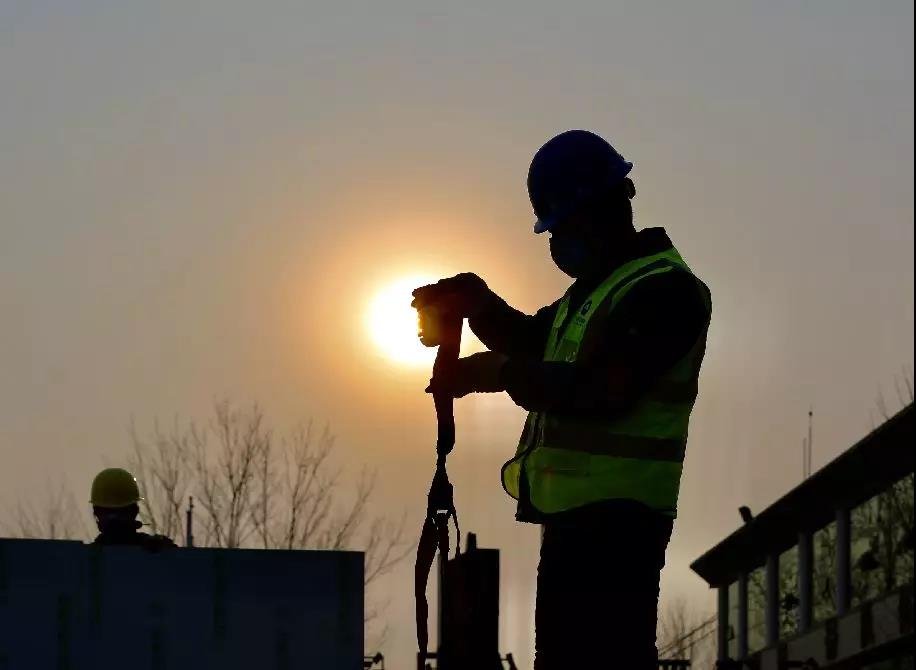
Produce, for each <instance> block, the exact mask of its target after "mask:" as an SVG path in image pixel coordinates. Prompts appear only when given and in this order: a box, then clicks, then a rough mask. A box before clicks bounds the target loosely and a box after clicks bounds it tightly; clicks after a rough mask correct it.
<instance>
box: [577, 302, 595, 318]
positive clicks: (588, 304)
mask: <svg viewBox="0 0 916 670" xmlns="http://www.w3.org/2000/svg"><path fill="white" fill-rule="evenodd" d="M591 308H592V301H591V300H586V301H585V304H584V305H582V309H580V310H579V314H581V315H582V316H585V315H586V314H588V310H590V309H591Z"/></svg>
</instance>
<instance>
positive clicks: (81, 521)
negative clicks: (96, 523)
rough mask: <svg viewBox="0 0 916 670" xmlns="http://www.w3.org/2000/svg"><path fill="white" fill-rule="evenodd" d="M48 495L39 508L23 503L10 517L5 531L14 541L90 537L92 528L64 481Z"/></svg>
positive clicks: (11, 512)
mask: <svg viewBox="0 0 916 670" xmlns="http://www.w3.org/2000/svg"><path fill="white" fill-rule="evenodd" d="M46 491H47V495H46V497H45V498H44V500H42V501H41V502H40V503H38V504H33V503H31V502H25V503H23V502H19V503H17V504H16V506H15V507H14V508H12V510H11V511H10V513H9V517H10V518H9V520H8V521H7V522H6V523H4V525H3V526H4V527H3V531H4V532H5V533H6V534H7V535H9V536H10V537H22V538H43V539H48V540H85V539H87V538H89V537H90V535H91V531H90V526H89V524H88V522H87V519H86V516H85V515H84V514H83V513H81V511H80V510H83V509H85V505H78V504H77V502H76V497H75V496H74V495H73V492H72V491H71V490H70V488H69V487H68V486H67V484H66V482H64V481H61V482H60V483H58V484H57V485H56V486H55V485H52V484H50V483H49V484H48V486H47V489H46Z"/></svg>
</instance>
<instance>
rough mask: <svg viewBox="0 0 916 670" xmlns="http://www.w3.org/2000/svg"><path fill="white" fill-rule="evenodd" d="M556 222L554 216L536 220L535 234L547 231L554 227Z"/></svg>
mask: <svg viewBox="0 0 916 670" xmlns="http://www.w3.org/2000/svg"><path fill="white" fill-rule="evenodd" d="M555 222H556V221H555V220H554V219H553V218H545V219H538V220H537V221H535V222H534V234H535V235H540V234H541V233H546V232H547V231H549V230H550V229H551V228H553V224H554V223H555Z"/></svg>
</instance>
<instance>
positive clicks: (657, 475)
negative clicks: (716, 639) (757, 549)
mask: <svg viewBox="0 0 916 670" xmlns="http://www.w3.org/2000/svg"><path fill="white" fill-rule="evenodd" d="M631 168H632V164H631V163H629V162H627V161H625V160H624V159H623V158H622V157H621V156H620V154H618V153H617V151H616V150H614V148H613V147H611V145H610V144H608V143H607V142H606V141H604V140H603V139H602V138H600V137H598V136H597V135H594V134H592V133H589V132H586V131H583V130H573V131H569V132H566V133H563V134H561V135H559V136H557V137H555V138H553V139H552V140H550V141H549V142H548V143H547V144H545V145H544V146H543V147H542V148H541V149H540V150H539V151H538V152H537V154H536V155H535V156H534V160H533V161H532V163H531V167H530V169H529V172H528V193H529V196H530V199H531V203H532V205H533V207H534V212H535V214H536V216H537V222H536V223H535V225H534V232H535V233H542V232H545V231H546V232H549V233H550V254H551V256H552V257H553V260H554V262H555V263H556V265H557V267H559V268H560V270H562V271H563V272H564V273H566V274H567V275H569V276H570V277H572V278H573V279H574V280H575V281H574V282H573V284H572V285H571V286H570V287H569V289H568V290H567V291H566V293H565V295H564V296H563V297H562V298H561V299H559V300H557V301H556V302H554V303H553V304H552V305H549V306H547V307H544V308H542V309H540V310H538V311H537V313H535V314H534V315H533V316H527V315H525V314H523V313H521V312H519V311H517V310H515V309H513V308H512V307H510V306H509V305H508V304H507V303H506V302H505V301H504V300H502V298H500V297H498V296H497V295H496V294H495V293H493V292H492V291H491V290H490V289H489V288H488V287H487V285H486V284H485V283H484V281H483V280H482V279H480V277H478V276H477V275H474V274H469V273H466V274H460V275H457V276H455V277H451V278H448V279H443V280H441V281H439V282H437V283H436V284H432V285H429V286H424V287H421V288H419V289H417V290H416V291H414V298H415V300H414V305H415V306H420V305H430V304H435V305H437V306H438V307H441V308H442V309H446V310H452V311H455V312H458V313H460V314H461V315H462V316H465V317H467V318H468V320H469V323H470V326H471V329H472V330H473V331H474V333H475V334H476V335H477V336H478V337H479V338H480V340H481V341H482V342H483V343H484V344H486V345H487V347H488V348H489V349H490V351H489V352H484V353H478V354H474V355H472V356H468V357H466V358H462V359H460V360H459V363H458V365H457V366H456V367H455V368H454V369H453V370H452V371H451V372H449V373H444V374H443V375H441V376H435V377H434V378H433V379H432V380H431V382H430V388H429V389H427V390H428V391H431V390H433V389H435V390H441V391H443V392H449V393H451V394H452V395H453V396H454V397H462V396H464V395H466V394H468V393H474V392H498V391H507V392H508V394H509V395H510V396H511V397H512V399H513V400H514V401H515V402H516V403H517V404H518V405H520V406H522V407H524V408H525V409H527V410H528V411H529V414H528V418H527V420H526V422H525V426H524V429H523V431H522V436H521V439H520V441H519V444H518V448H517V451H516V455H515V457H514V458H513V459H512V460H510V461H509V462H507V463H506V464H505V465H504V466H503V468H502V482H503V487H504V488H505V490H506V492H507V493H508V494H509V495H511V496H512V497H513V498H515V499H517V501H518V511H517V514H516V518H517V519H518V520H520V521H526V522H532V523H539V524H542V531H543V534H542V543H541V553H540V563H539V565H538V580H537V604H536V613H535V623H536V649H537V653H536V660H535V668H537V669H538V670H554V669H558V668H563V669H565V668H584V667H589V668H598V667H608V668H626V669H627V670H643V669H646V670H648V669H649V668H654V667H656V660H657V655H658V652H657V649H656V647H655V631H656V623H657V617H658V594H659V572H660V571H661V569H662V567H663V565H664V562H665V549H666V547H667V544H668V541H669V539H670V536H671V530H672V525H673V521H674V517H675V516H676V510H677V497H678V489H679V485H680V478H681V469H682V464H683V461H684V453H685V447H686V443H687V424H688V420H689V418H690V412H691V410H692V408H693V405H694V401H695V400H696V396H697V379H698V375H699V371H700V364H701V362H702V360H703V355H704V352H705V348H706V332H707V329H708V326H709V321H710V314H711V300H710V294H709V290H708V289H707V287H706V285H705V284H703V282H702V281H700V280H699V279H698V278H697V277H696V276H695V275H694V274H693V272H692V271H691V270H690V268H689V267H688V266H687V264H686V263H685V262H684V260H683V259H682V258H681V255H680V254H679V253H678V251H677V249H676V248H675V247H674V246H673V245H672V243H671V240H670V239H669V238H668V235H667V234H666V232H665V230H664V229H662V228H648V229H645V230H641V231H639V232H637V231H636V229H635V228H634V226H633V210H632V207H631V203H630V199H631V198H633V197H634V195H635V193H636V190H635V187H634V185H633V182H632V180H631V179H630V178H629V177H628V176H627V175H628V174H629V172H630V169H631ZM506 253H511V251H509V250H507V252H506ZM536 271H537V270H536V269H532V270H531V272H536ZM601 659H605V660H601Z"/></svg>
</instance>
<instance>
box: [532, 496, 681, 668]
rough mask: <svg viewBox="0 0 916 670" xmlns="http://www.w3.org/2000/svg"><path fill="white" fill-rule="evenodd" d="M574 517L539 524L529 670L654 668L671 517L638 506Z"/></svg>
mask: <svg viewBox="0 0 916 670" xmlns="http://www.w3.org/2000/svg"><path fill="white" fill-rule="evenodd" d="M614 502H621V503H622V502H625V501H614ZM602 505H603V504H602ZM575 512H580V510H575ZM581 512H583V513H580V514H569V516H568V518H565V519H564V520H562V521H548V522H547V523H544V524H543V537H542V543H541V560H540V563H539V564H538V578H537V604H536V607H535V637H536V642H535V646H536V650H537V651H536V655H535V661H534V668H535V670H561V669H562V670H566V669H572V668H588V669H589V670H591V669H598V668H608V669H613V670H651V669H654V668H656V667H657V659H658V650H657V649H656V646H655V629H656V624H657V621H658V594H659V573H660V572H661V569H662V567H663V566H664V564H665V548H666V547H667V545H668V540H669V539H670V538H671V530H672V526H673V521H674V520H673V519H672V518H671V517H666V516H663V515H661V514H658V513H657V512H654V511H652V510H650V509H649V508H647V507H645V506H643V505H639V504H638V503H631V504H629V505H623V506H619V505H618V506H611V507H608V506H603V507H602V506H597V507H596V508H593V509H589V510H581Z"/></svg>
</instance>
